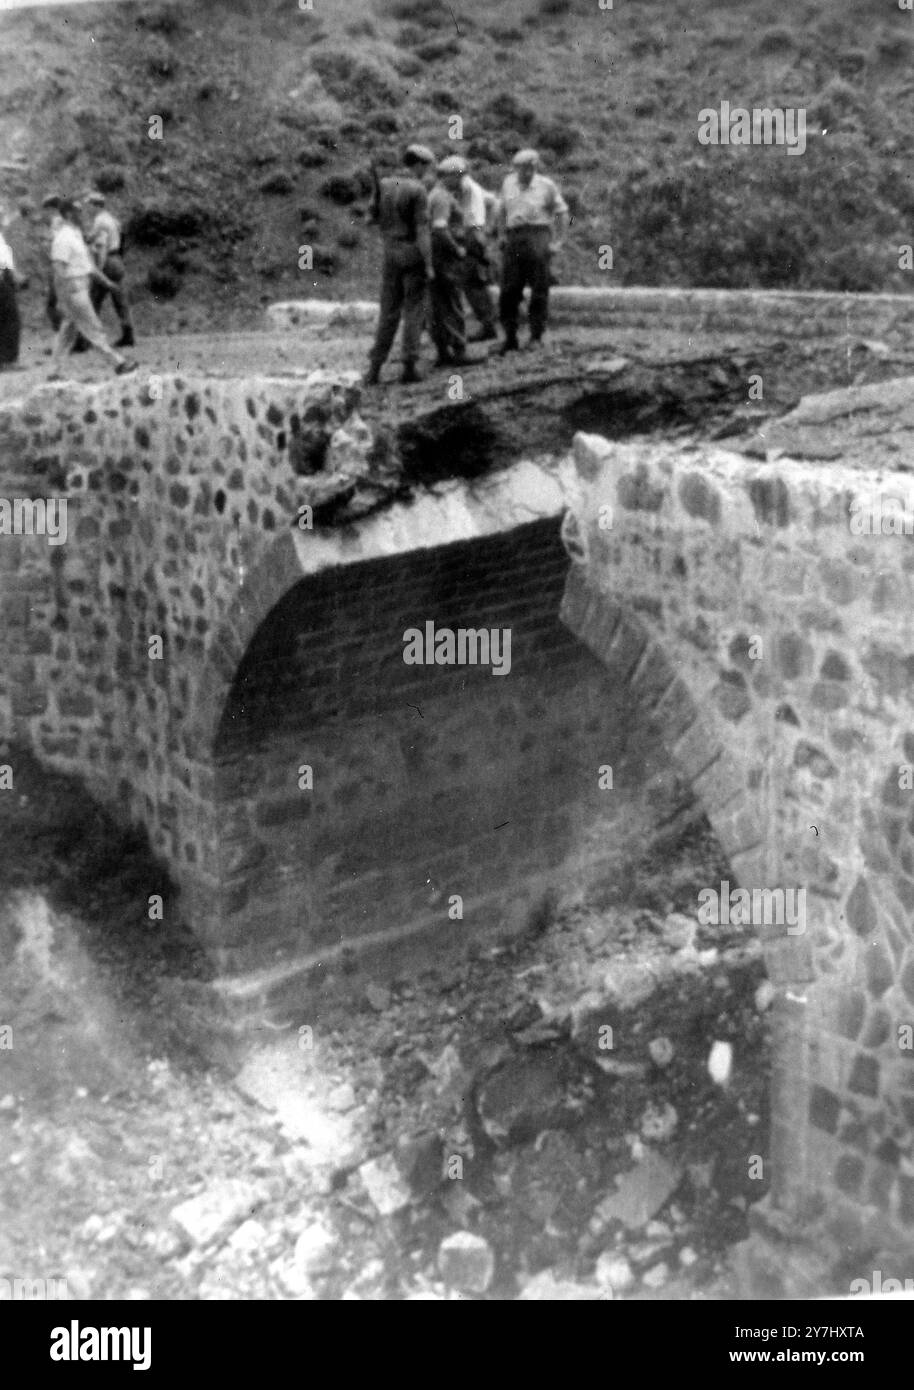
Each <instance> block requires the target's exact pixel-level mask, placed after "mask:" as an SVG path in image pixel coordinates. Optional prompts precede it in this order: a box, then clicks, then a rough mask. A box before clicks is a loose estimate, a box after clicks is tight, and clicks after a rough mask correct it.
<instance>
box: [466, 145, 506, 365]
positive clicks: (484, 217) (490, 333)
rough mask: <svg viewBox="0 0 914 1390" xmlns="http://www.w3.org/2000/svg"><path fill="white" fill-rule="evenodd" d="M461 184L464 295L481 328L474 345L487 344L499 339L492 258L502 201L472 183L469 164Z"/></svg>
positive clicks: (475, 183)
mask: <svg viewBox="0 0 914 1390" xmlns="http://www.w3.org/2000/svg"><path fill="white" fill-rule="evenodd" d="M460 163H461V164H462V165H463V177H462V178H461V180H460V189H459V195H458V196H459V201H460V210H461V212H462V213H463V221H464V226H465V228H466V242H465V245H466V253H467V255H466V260H465V261H464V263H463V292H464V294H465V295H466V299H467V303H468V304H469V306H470V308H471V309H472V310H473V313H474V314H475V315H476V317H477V319H478V320H479V327H478V329H477V330H476V332H475V333H472V334H470V336H469V338H468V341H469V342H471V343H484V342H487V341H488V340H489V339H491V338H495V337H497V334H496V332H495V306H494V305H493V303H492V297H491V295H490V294H489V286H490V284H491V283H492V261H491V258H490V256H489V233H490V231H491V228H492V225H493V222H494V216H495V211H496V209H497V207H498V199H497V198H496V196H495V194H494V193H490V192H489V190H488V189H487V188H483V187H482V185H481V184H479V183H477V182H476V180H475V179H471V178H470V175H469V173H468V171H467V167H466V163H465V161H463V160H461V161H460Z"/></svg>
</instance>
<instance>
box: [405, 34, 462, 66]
mask: <svg viewBox="0 0 914 1390" xmlns="http://www.w3.org/2000/svg"><path fill="white" fill-rule="evenodd" d="M459 52H460V44H459V42H458V41H457V39H456V38H454V36H453V35H450V36H449V37H448V38H446V39H429V41H428V42H427V43H420V44H419V47H418V48H417V49H416V57H417V58H419V59H421V61H422V62H423V63H438V62H440V61H441V59H442V58H456V56H457V54H458V53H459Z"/></svg>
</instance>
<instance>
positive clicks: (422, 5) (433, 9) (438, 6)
mask: <svg viewBox="0 0 914 1390" xmlns="http://www.w3.org/2000/svg"><path fill="white" fill-rule="evenodd" d="M384 12H385V14H388V15H390V16H391V17H392V18H393V19H404V20H407V19H411V20H413V22H414V23H416V24H424V25H426V27H428V26H430V25H431V26H434V27H435V28H439V27H440V26H441V25H442V24H451V23H453V21H452V20H451V16H450V14H449V13H448V10H447V7H446V6H445V5H444V4H443V3H442V0H393V3H392V4H385V5H384Z"/></svg>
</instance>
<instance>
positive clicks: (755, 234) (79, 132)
mask: <svg viewBox="0 0 914 1390" xmlns="http://www.w3.org/2000/svg"><path fill="white" fill-rule="evenodd" d="M313 3H314V9H313V10H311V11H308V10H305V11H302V10H299V9H298V7H297V5H296V4H295V3H294V0H198V2H195V3H191V0H187V3H184V4H162V3H152V4H143V5H139V4H132V3H128V4H101V5H97V6H96V5H80V6H78V7H69V8H68V7H63V6H62V7H58V8H37V9H27V10H20V11H14V12H12V13H8V14H6V15H4V16H3V17H2V18H0V36H2V37H0V147H2V150H3V154H2V158H0V196H2V197H4V198H5V199H6V201H7V202H8V203H10V204H11V205H13V206H15V205H18V204H19V203H21V202H22V201H23V200H31V203H32V204H33V205H37V204H38V203H39V202H40V198H41V196H42V195H43V194H44V193H45V192H46V191H48V190H49V189H58V190H62V191H65V192H70V193H74V194H78V193H80V192H81V191H82V190H84V189H85V187H86V186H87V184H88V183H89V182H90V181H91V180H92V179H93V178H97V179H98V180H99V181H100V183H101V185H102V186H103V187H104V188H105V189H106V190H107V191H108V192H109V194H110V197H111V200H112V205H113V206H114V207H115V209H117V210H119V211H121V212H122V213H123V214H124V216H125V218H126V220H127V223H128V226H129V238H130V248H131V250H130V275H131V281H132V284H133V286H134V298H135V301H136V303H137V317H138V320H139V323H140V324H141V326H142V327H143V328H144V329H145V330H146V331H149V330H151V329H157V330H166V331H171V330H176V329H180V328H184V329H188V328H189V329H200V328H204V327H208V326H214V327H229V326H233V325H240V324H243V323H247V324H250V323H256V322H257V321H258V318H259V314H260V311H261V309H262V306H263V304H264V303H267V302H269V301H271V300H275V299H280V298H286V297H292V296H295V297H300V296H303V295H309V294H314V295H320V296H328V295H329V296H331V297H341V296H345V295H353V294H358V295H362V296H364V295H366V294H373V293H374V292H375V280H376V275H377V268H378V261H379V256H378V247H377V242H376V237H375V234H374V232H373V230H372V228H371V227H370V226H369V225H367V223H366V216H365V209H366V204H367V195H368V192H369V178H368V168H369V163H370V160H371V159H374V158H377V159H380V160H381V161H382V162H384V161H388V160H390V159H393V158H395V157H396V154H397V151H398V149H399V148H400V147H401V146H402V145H403V143H404V142H405V141H406V140H407V139H422V140H424V141H425V142H427V143H429V144H432V145H433V146H434V147H435V148H436V149H438V150H441V152H442V153H444V152H447V151H453V150H455V149H456V150H459V151H460V152H462V153H464V154H467V155H468V156H469V157H470V158H471V160H472V161H473V165H474V169H475V171H476V173H477V174H478V176H479V177H480V178H481V179H482V181H483V182H484V183H486V184H489V185H490V186H497V185H498V184H499V183H500V181H501V179H502V177H503V176H504V173H505V171H506V162H507V161H509V160H510V156H511V154H512V153H513V151H514V150H515V149H516V148H517V147H518V146H519V145H520V144H530V143H533V144H536V145H537V146H538V147H539V148H540V150H541V151H542V153H543V155H544V159H545V163H546V166H547V168H548V170H549V171H550V172H552V173H554V174H555V175H556V176H557V178H558V179H559V181H560V183H561V185H562V187H563V189H564V191H565V193H566V195H567V196H568V198H569V202H570V204H571V207H572V211H573V213H574V223H573V227H572V234H571V237H570V240H569V244H568V246H567V248H566V251H565V254H564V256H563V258H562V261H561V263H560V264H559V265H558V267H557V269H558V271H559V274H560V276H561V278H562V279H563V280H564V281H566V282H572V281H574V282H578V283H585V284H588V283H589V284H598V283H605V281H606V278H607V276H611V277H612V280H613V283H616V284H668V285H687V284H693V285H705V286H727V285H757V286H793V287H797V288H813V289H838V290H842V289H851V290H876V289H893V290H899V291H905V290H907V288H908V286H909V284H910V273H911V272H909V271H904V270H900V269H899V268H898V260H899V256H898V248H899V246H900V245H902V244H904V243H908V242H912V241H914V184H912V172H911V167H910V160H909V159H908V158H907V157H906V156H907V141H908V139H909V131H910V129H911V126H912V117H914V109H912V108H914V67H912V57H914V14H911V13H909V12H905V11H900V10H899V9H898V7H897V5H896V4H895V3H894V0H822V3H814V0H767V3H765V4H758V3H756V4H749V3H748V2H747V0H729V3H726V4H722V3H720V0H717V3H714V0H615V7H614V9H613V10H611V11H609V10H601V9H600V8H599V5H598V0H500V3H499V4H498V5H497V6H494V5H492V4H491V3H484V0H454V3H453V4H452V5H451V4H445V3H442V0H375V3H371V0H313ZM724 100H727V101H729V102H730V103H731V104H732V105H734V106H736V105H743V106H747V107H753V106H769V107H774V106H783V107H795V108H800V107H802V108H805V110H806V111H807V123H808V124H807V147H806V150H805V153H804V154H803V155H802V156H799V157H791V156H789V155H788V154H787V151H786V149H784V148H783V147H771V148H763V147H759V146H750V147H733V146H731V147H722V146H702V145H701V144H699V142H698V139H697V127H698V112H699V110H700V109H701V108H703V107H713V108H715V109H716V108H718V107H719V106H720V103H721V102H722V101H724ZM155 116H159V117H161V119H162V134H163V138H162V139H160V140H157V139H153V138H150V118H151V117H155ZM453 116H460V117H461V119H462V121H463V135H464V139H463V141H462V142H460V143H458V142H452V141H450V140H449V139H448V129H449V118H450V117H453ZM10 239H11V240H12V241H13V243H14V245H15V248H16V250H17V251H18V253H19V258H20V263H21V264H22V267H23V269H25V270H26V271H30V272H32V274H33V281H32V289H31V291H30V292H29V293H28V294H26V295H25V296H23V309H24V312H25V316H26V318H27V319H28V320H30V321H31V322H32V323H33V324H35V323H38V322H39V321H40V320H41V314H42V295H41V284H40V282H41V278H42V272H41V255H40V248H39V246H38V237H37V228H36V227H35V225H34V223H32V224H30V223H29V222H28V221H26V222H23V221H21V220H17V221H16V222H15V223H14V224H13V226H12V228H11V229H10ZM303 244H308V245H311V246H312V247H313V253H314V269H313V271H310V272H309V271H302V270H299V269H298V258H299V247H300V246H301V245H303ZM607 244H609V245H611V246H612V248H613V258H614V264H613V269H612V270H611V271H601V270H600V269H599V266H598V256H599V248H600V247H601V246H602V245H607Z"/></svg>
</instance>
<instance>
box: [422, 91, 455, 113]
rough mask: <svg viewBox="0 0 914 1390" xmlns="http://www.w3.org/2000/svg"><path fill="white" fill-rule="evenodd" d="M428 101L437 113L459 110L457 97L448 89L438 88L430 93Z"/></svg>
mask: <svg viewBox="0 0 914 1390" xmlns="http://www.w3.org/2000/svg"><path fill="white" fill-rule="evenodd" d="M428 100H429V104H430V105H431V106H433V107H434V109H435V110H436V111H456V110H457V109H458V108H457V97H455V95H454V93H453V92H450V91H448V89H447V88H446V87H436V88H435V90H434V91H433V92H429V96H428Z"/></svg>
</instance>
